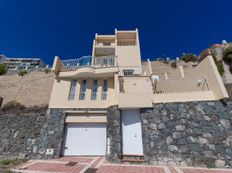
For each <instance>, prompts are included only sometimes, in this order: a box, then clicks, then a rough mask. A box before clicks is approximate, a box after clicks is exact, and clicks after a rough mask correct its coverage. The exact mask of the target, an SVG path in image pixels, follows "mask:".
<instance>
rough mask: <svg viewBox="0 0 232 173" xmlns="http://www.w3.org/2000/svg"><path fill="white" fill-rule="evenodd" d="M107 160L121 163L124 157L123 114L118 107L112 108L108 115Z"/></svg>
mask: <svg viewBox="0 0 232 173" xmlns="http://www.w3.org/2000/svg"><path fill="white" fill-rule="evenodd" d="M107 122H108V123H107V139H109V140H108V142H107V145H108V147H107V148H109V151H108V154H107V157H106V158H107V160H109V161H111V162H114V163H120V162H121V157H122V131H121V113H120V110H119V109H118V106H111V107H109V108H108V113H107Z"/></svg>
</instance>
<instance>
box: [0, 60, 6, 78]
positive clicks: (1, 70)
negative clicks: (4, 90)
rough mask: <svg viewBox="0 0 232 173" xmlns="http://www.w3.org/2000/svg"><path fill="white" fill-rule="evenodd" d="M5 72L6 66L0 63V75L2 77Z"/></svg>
mask: <svg viewBox="0 0 232 173" xmlns="http://www.w3.org/2000/svg"><path fill="white" fill-rule="evenodd" d="M6 71H7V66H6V64H2V63H0V75H4V74H5V73H6Z"/></svg>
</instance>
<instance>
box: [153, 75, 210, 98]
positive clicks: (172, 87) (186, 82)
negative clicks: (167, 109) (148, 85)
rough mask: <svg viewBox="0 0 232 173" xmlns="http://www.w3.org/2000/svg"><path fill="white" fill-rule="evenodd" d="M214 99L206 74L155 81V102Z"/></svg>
mask: <svg viewBox="0 0 232 173" xmlns="http://www.w3.org/2000/svg"><path fill="white" fill-rule="evenodd" d="M200 100H214V94H213V92H212V91H211V90H210V87H209V84H208V81H207V78H206V76H193V77H187V78H179V79H168V80H160V81H154V82H153V102H154V103H162V102H175V101H179V102H184V101H200Z"/></svg>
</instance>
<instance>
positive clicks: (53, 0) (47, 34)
mask: <svg viewBox="0 0 232 173" xmlns="http://www.w3.org/2000/svg"><path fill="white" fill-rule="evenodd" d="M231 7H232V1H231V0H220V1H218V0H150V1H146V0H143V1H141V0H140V1H136V0H117V1H111V0H92V1H90V0H63V1H61V0H20V1H19V0H0V54H5V55H6V56H8V57H40V58H42V59H43V60H44V61H45V62H46V63H48V64H50V65H51V64H52V61H53V58H54V56H55V55H58V56H60V57H61V58H63V59H68V58H78V57H81V56H83V55H90V54H91V51H92V41H93V38H94V36H95V33H99V34H113V33H114V28H118V29H119V30H120V29H121V30H124V29H135V28H138V29H139V35H140V45H141V53H142V58H143V59H147V58H150V59H154V58H156V57H159V56H164V55H166V56H169V57H177V56H180V55H181V54H182V52H193V53H195V54H199V53H200V52H201V51H202V50H203V49H205V48H207V47H209V46H210V45H212V44H213V43H220V42H221V40H223V39H225V40H227V41H232V22H231V21H232V11H231Z"/></svg>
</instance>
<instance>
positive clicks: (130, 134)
mask: <svg viewBox="0 0 232 173" xmlns="http://www.w3.org/2000/svg"><path fill="white" fill-rule="evenodd" d="M122 135H123V142H122V143H123V154H124V155H143V143H142V132H141V122H140V111H139V110H122Z"/></svg>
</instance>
